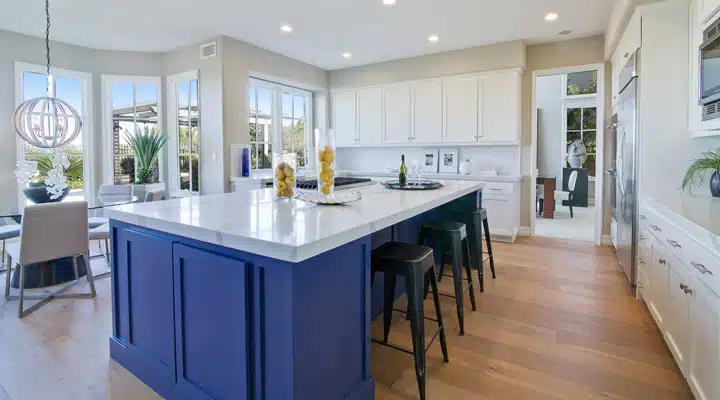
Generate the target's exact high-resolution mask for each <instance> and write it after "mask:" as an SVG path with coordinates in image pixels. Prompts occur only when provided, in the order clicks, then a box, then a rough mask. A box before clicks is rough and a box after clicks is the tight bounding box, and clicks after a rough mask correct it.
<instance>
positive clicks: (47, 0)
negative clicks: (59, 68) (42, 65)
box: [45, 0, 52, 96]
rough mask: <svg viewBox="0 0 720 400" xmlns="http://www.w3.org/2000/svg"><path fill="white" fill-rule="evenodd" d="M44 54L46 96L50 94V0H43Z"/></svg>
mask: <svg viewBox="0 0 720 400" xmlns="http://www.w3.org/2000/svg"><path fill="white" fill-rule="evenodd" d="M45 21H46V22H47V23H46V25H45V54H46V56H47V79H48V81H47V87H46V89H45V91H46V92H47V95H48V96H52V93H50V0H45Z"/></svg>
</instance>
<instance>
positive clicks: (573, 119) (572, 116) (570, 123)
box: [567, 108, 582, 131]
mask: <svg viewBox="0 0 720 400" xmlns="http://www.w3.org/2000/svg"><path fill="white" fill-rule="evenodd" d="M581 114H582V109H581V108H568V109H567V130H569V131H579V130H580V129H581V124H580V118H581Z"/></svg>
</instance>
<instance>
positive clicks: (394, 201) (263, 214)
mask: <svg viewBox="0 0 720 400" xmlns="http://www.w3.org/2000/svg"><path fill="white" fill-rule="evenodd" d="M441 182H442V183H443V184H444V185H445V187H444V188H442V189H439V190H430V191H421V192H411V191H395V190H388V189H385V188H384V187H383V186H381V185H372V186H366V187H361V188H358V189H356V190H355V191H358V192H360V193H362V196H363V198H362V199H361V200H360V201H357V202H355V203H352V204H349V205H345V206H318V205H315V204H312V203H306V202H303V201H300V200H294V199H292V200H290V199H284V200H275V199H273V191H272V189H258V190H243V191H239V192H235V193H227V194H220V195H208V196H199V197H189V198H182V199H172V200H166V201H159V202H150V203H135V204H127V205H122V206H117V207H112V208H108V209H106V210H105V215H106V216H108V217H109V218H111V219H115V220H118V221H123V222H126V223H129V224H134V225H138V226H142V227H146V228H150V229H155V230H158V231H161V232H168V233H171V234H175V235H178V236H183V237H188V238H192V239H196V240H200V241H204V242H208V243H212V244H217V245H220V246H224V247H228V248H232V249H237V250H241V251H246V252H249V253H254V254H259V255H263V256H267V257H272V258H275V259H280V260H285V261H290V262H300V261H303V260H306V259H308V258H311V257H313V256H316V255H318V254H321V253H324V252H326V251H328V250H331V249H333V248H336V247H338V246H341V245H343V244H346V243H349V242H352V241H353V240H356V239H359V238H361V237H364V236H367V235H369V234H371V233H373V232H376V231H378V230H381V229H384V228H386V227H388V226H391V225H394V224H396V223H398V222H401V221H403V220H406V219H408V218H411V217H413V216H416V215H418V214H421V213H423V212H425V211H428V210H431V209H433V208H435V207H438V206H440V205H442V204H445V203H448V202H450V201H452V200H455V199H458V198H460V197H462V196H465V195H467V194H470V193H473V192H475V191H478V190H481V189H482V188H483V186H484V184H483V183H481V182H474V181H461V180H443V181H441Z"/></svg>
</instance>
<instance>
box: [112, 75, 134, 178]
mask: <svg viewBox="0 0 720 400" xmlns="http://www.w3.org/2000/svg"><path fill="white" fill-rule="evenodd" d="M110 96H111V100H110V101H111V103H112V125H113V132H112V140H113V143H112V151H113V180H114V182H115V184H118V185H120V184H127V183H131V182H134V181H135V157H133V156H132V154H133V151H132V149H131V148H130V144H129V143H128V140H127V136H126V133H125V132H128V133H132V132H133V131H134V129H135V128H134V127H133V85H132V83H116V84H113V85H112V86H110Z"/></svg>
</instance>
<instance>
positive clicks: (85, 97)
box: [14, 61, 97, 204]
mask: <svg viewBox="0 0 720 400" xmlns="http://www.w3.org/2000/svg"><path fill="white" fill-rule="evenodd" d="M24 72H32V73H36V74H42V75H45V74H46V73H47V67H46V66H44V65H37V64H28V63H24V62H20V61H16V62H15V106H16V107H17V106H19V105H20V104H21V103H22V102H23V98H24V96H23V87H24V81H23V73H24ZM50 75H52V76H55V77H58V76H60V77H63V78H72V79H77V80H79V81H80V85H81V86H80V87H81V90H82V104H81V107H82V109H81V110H77V111H78V112H79V113H80V114H81V115H82V138H83V192H84V193H85V195H86V196H87V195H89V194H91V193H94V192H95V188H96V187H97V186H96V184H95V157H96V154H95V147H94V146H95V137H94V135H95V130H94V129H93V101H92V99H93V85H92V82H93V80H92V74H90V73H87V72H80V71H72V70H68V69H62V68H55V67H51V68H50ZM14 136H15V149H16V159H17V160H18V161H22V160H25V148H24V143H25V142H24V141H23V140H22V139H21V138H20V137H19V136H18V135H14ZM23 189H24V185H22V184H20V183H18V204H25V197H24V196H23V194H22V190H23Z"/></svg>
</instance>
